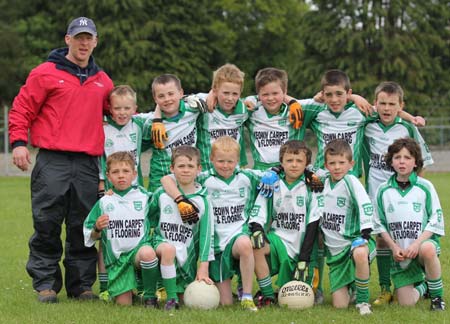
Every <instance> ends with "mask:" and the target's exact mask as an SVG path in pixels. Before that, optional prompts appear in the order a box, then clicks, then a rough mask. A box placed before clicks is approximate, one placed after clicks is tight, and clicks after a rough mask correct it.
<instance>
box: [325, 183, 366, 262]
mask: <svg viewBox="0 0 450 324" xmlns="http://www.w3.org/2000/svg"><path fill="white" fill-rule="evenodd" d="M324 185H325V187H324V191H323V195H324V207H323V215H322V219H321V224H320V227H321V229H322V232H323V234H324V239H325V245H326V246H327V248H328V250H329V252H330V253H331V255H333V256H334V255H337V254H339V253H341V252H342V251H344V249H345V248H347V247H348V246H350V245H351V244H352V241H353V240H354V239H355V238H357V237H360V236H361V231H362V230H364V229H368V228H371V229H373V205H372V203H371V201H370V198H369V196H368V195H367V193H366V191H365V190H364V186H363V185H362V184H361V182H359V180H358V178H356V177H355V176H354V175H351V174H346V175H345V176H344V178H342V179H341V180H340V181H338V182H336V183H335V182H332V181H331V179H330V178H329V177H328V178H327V179H326V180H325V184H324Z"/></svg>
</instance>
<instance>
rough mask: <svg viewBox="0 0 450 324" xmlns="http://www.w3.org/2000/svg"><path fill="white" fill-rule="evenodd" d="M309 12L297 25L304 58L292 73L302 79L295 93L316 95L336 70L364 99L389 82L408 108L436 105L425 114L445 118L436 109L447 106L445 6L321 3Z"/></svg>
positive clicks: (356, 0) (361, 0)
mask: <svg viewBox="0 0 450 324" xmlns="http://www.w3.org/2000/svg"><path fill="white" fill-rule="evenodd" d="M313 6H315V8H316V9H315V10H311V11H310V12H308V14H307V15H305V19H304V20H302V21H301V24H302V27H301V31H302V32H301V37H302V39H303V41H304V45H305V52H304V53H303V55H302V56H299V58H298V64H297V66H296V67H295V70H294V71H298V74H299V75H302V77H301V78H299V79H298V80H296V82H295V86H294V87H295V89H296V90H297V91H299V92H301V89H303V90H304V92H306V94H307V95H311V94H313V93H315V92H316V91H317V90H318V87H319V82H318V81H319V78H320V75H321V74H322V73H323V72H324V71H326V70H327V69H330V68H339V69H342V70H344V71H346V72H347V73H348V74H349V76H350V79H351V80H352V87H353V89H354V90H356V92H358V93H360V94H362V95H364V96H366V97H367V98H370V99H373V90H374V89H375V87H376V85H377V84H378V83H379V82H380V81H383V80H392V81H397V82H399V83H400V84H401V85H402V86H403V87H404V89H405V93H406V97H405V98H406V103H407V106H408V107H421V106H422V107H423V106H424V105H436V106H435V107H433V109H432V110H431V111H430V113H431V114H432V115H435V114H442V113H444V112H443V111H440V110H439V106H442V105H443V104H446V105H448V104H450V95H449V90H448V88H449V87H448V84H449V81H450V75H449V66H450V65H449V58H450V55H449V47H448V45H449V39H450V37H449V20H448V19H449V18H448V17H450V15H449V13H450V11H449V10H450V7H449V3H448V2H447V1H437V0H436V1H434V0H433V1H425V2H424V1H406V0H397V1H390V0H373V1H369V0H346V1H322V0H320V1H313ZM445 26H446V27H447V28H445ZM410 111H412V112H413V113H419V112H418V111H416V110H415V109H412V110H410ZM422 113H423V112H422Z"/></svg>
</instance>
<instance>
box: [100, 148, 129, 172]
mask: <svg viewBox="0 0 450 324" xmlns="http://www.w3.org/2000/svg"><path fill="white" fill-rule="evenodd" d="M118 162H124V163H127V164H128V165H129V166H130V167H131V169H132V170H134V168H135V165H136V160H135V159H134V156H133V154H131V153H130V152H128V151H121V152H115V153H113V154H111V155H110V156H108V158H107V159H106V173H108V172H109V170H110V168H111V165H112V164H113V163H118Z"/></svg>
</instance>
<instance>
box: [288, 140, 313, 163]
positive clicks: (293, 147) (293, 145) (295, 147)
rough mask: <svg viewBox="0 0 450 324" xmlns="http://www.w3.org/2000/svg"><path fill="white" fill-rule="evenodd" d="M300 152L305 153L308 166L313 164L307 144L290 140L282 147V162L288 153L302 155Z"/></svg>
mask: <svg viewBox="0 0 450 324" xmlns="http://www.w3.org/2000/svg"><path fill="white" fill-rule="evenodd" d="M300 152H303V153H305V156H306V165H308V164H310V163H311V155H312V153H311V150H310V149H309V148H308V147H307V146H306V144H305V142H303V141H299V140H289V141H286V143H284V144H283V145H281V147H280V162H281V163H283V156H284V155H285V154H286V153H292V154H300Z"/></svg>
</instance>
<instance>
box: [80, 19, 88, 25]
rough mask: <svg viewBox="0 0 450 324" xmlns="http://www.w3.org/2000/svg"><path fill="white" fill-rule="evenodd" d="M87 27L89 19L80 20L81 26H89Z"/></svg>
mask: <svg viewBox="0 0 450 324" xmlns="http://www.w3.org/2000/svg"><path fill="white" fill-rule="evenodd" d="M87 25H88V21H87V19H80V26H87Z"/></svg>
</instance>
